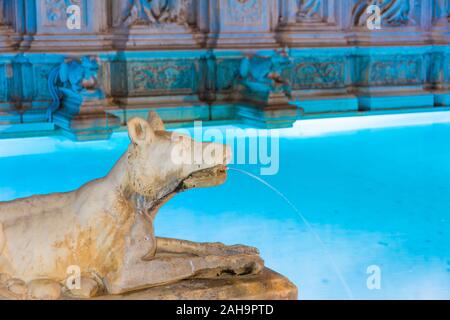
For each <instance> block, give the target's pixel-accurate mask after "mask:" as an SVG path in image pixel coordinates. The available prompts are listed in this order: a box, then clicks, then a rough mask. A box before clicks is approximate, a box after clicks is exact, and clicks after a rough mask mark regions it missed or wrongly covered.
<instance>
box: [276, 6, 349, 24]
mask: <svg viewBox="0 0 450 320" xmlns="http://www.w3.org/2000/svg"><path fill="white" fill-rule="evenodd" d="M280 7H281V13H280V19H279V20H280V21H279V22H280V23H281V25H289V24H291V25H292V24H311V23H313V24H318V23H327V24H335V23H336V22H337V20H338V19H337V17H338V15H339V12H338V11H339V9H340V8H341V2H339V1H338V2H336V0H280Z"/></svg>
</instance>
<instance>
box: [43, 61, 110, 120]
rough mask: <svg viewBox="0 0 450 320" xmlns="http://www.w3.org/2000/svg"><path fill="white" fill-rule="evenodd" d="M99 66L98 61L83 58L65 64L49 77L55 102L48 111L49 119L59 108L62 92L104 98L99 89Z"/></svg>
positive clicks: (54, 70)
mask: <svg viewBox="0 0 450 320" xmlns="http://www.w3.org/2000/svg"><path fill="white" fill-rule="evenodd" d="M98 72H99V65H98V62H97V59H95V58H93V57H89V56H83V57H81V58H80V59H72V60H70V61H65V62H63V63H62V64H61V65H60V66H58V67H56V68H55V69H53V70H52V71H51V72H50V74H49V77H48V86H49V92H50V95H51V96H52V99H53V102H52V104H51V105H50V107H49V109H48V114H47V115H48V117H49V119H51V117H52V114H53V113H54V112H55V111H56V110H57V109H58V108H59V106H60V102H61V101H60V100H61V97H60V96H61V94H62V92H66V93H71V94H75V95H80V94H83V93H87V94H89V95H96V96H98V98H103V94H102V93H101V92H100V90H99V88H98Z"/></svg>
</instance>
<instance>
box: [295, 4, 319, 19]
mask: <svg viewBox="0 0 450 320" xmlns="http://www.w3.org/2000/svg"><path fill="white" fill-rule="evenodd" d="M297 5H298V11H297V20H298V21H299V22H319V21H321V20H322V17H321V12H320V9H321V6H322V0H298V1H297Z"/></svg>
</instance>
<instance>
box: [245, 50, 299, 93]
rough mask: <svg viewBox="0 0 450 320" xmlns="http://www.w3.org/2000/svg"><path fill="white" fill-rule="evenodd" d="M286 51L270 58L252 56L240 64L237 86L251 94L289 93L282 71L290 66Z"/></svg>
mask: <svg viewBox="0 0 450 320" xmlns="http://www.w3.org/2000/svg"><path fill="white" fill-rule="evenodd" d="M291 63H292V61H291V59H290V57H289V53H288V51H287V50H279V51H276V52H274V54H273V55H272V56H261V55H252V56H247V57H245V58H244V59H243V60H242V62H241V67H240V75H239V84H240V85H242V86H244V87H245V88H247V89H248V90H250V91H253V92H284V93H286V94H289V93H290V84H289V81H288V79H286V78H285V77H284V76H283V73H284V70H285V69H287V68H289V67H290V66H291Z"/></svg>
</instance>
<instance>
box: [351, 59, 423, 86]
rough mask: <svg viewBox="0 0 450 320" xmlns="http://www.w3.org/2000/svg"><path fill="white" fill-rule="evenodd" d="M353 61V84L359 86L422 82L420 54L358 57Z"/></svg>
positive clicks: (416, 83) (415, 83)
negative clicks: (354, 76)
mask: <svg viewBox="0 0 450 320" xmlns="http://www.w3.org/2000/svg"><path fill="white" fill-rule="evenodd" d="M355 62H356V63H355V67H356V68H355V75H356V78H355V84H356V85H359V86H403V85H418V84H422V83H423V82H424V74H423V70H422V69H423V63H424V60H423V57H422V56H418V55H398V56H390V55H386V56H380V57H377V58H370V57H358V58H357V59H356V61H355Z"/></svg>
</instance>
